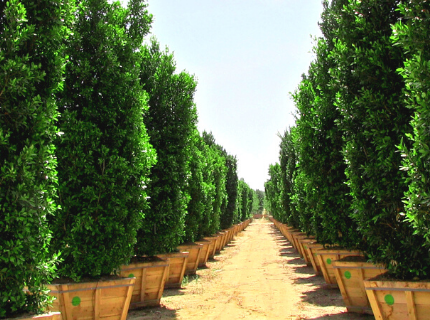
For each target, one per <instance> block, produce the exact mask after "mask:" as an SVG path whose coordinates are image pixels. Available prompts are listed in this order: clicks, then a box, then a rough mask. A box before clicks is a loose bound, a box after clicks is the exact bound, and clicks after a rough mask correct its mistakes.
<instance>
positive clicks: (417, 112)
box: [392, 0, 430, 278]
mask: <svg viewBox="0 0 430 320" xmlns="http://www.w3.org/2000/svg"><path fill="white" fill-rule="evenodd" d="M399 9H400V10H401V13H402V15H403V19H401V20H400V21H398V22H397V23H396V25H395V26H394V28H393V36H392V40H393V41H394V44H395V45H396V46H398V47H400V48H401V49H402V50H403V51H404V52H405V53H408V55H406V57H405V58H406V59H405V61H404V67H403V68H400V69H398V70H399V71H400V74H401V75H402V77H403V80H404V81H405V91H404V99H405V101H404V102H405V104H406V106H407V108H409V109H410V111H411V112H413V118H412V121H411V125H412V129H413V131H412V132H410V133H408V134H407V139H406V138H405V140H406V141H405V142H404V143H403V144H402V146H401V150H402V153H403V154H402V156H403V157H404V160H403V161H402V167H401V170H403V171H406V172H407V174H408V176H407V183H408V189H407V190H406V191H405V199H404V202H405V204H406V207H405V211H404V212H399V214H400V215H406V221H407V222H408V223H409V224H410V225H411V226H412V227H413V230H414V234H416V235H419V236H420V238H422V239H423V243H422V245H421V246H419V247H416V248H413V249H412V250H413V251H412V252H413V255H412V259H413V264H412V267H411V268H410V270H409V272H410V273H411V274H413V275H414V276H417V277H420V278H428V274H429V266H430V261H429V260H430V257H429V256H428V254H420V252H421V253H422V252H428V250H429V247H430V232H429V227H430V219H429V212H430V201H429V200H430V189H429V180H430V169H429V167H428V163H429V160H430V152H429V145H430V133H429V131H428V123H429V122H430V108H429V106H430V104H429V94H428V92H429V90H430V73H429V71H430V53H429V50H428V48H429V30H430V29H429V27H430V26H429V18H428V16H429V12H430V11H429V10H430V6H429V3H427V2H425V1H412V0H409V1H402V3H401V4H400V5H399Z"/></svg>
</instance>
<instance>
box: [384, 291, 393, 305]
mask: <svg viewBox="0 0 430 320" xmlns="http://www.w3.org/2000/svg"><path fill="white" fill-rule="evenodd" d="M384 300H385V302H386V303H387V304H388V305H389V306H392V305H393V304H394V297H393V296H392V295H391V294H387V295H385V297H384Z"/></svg>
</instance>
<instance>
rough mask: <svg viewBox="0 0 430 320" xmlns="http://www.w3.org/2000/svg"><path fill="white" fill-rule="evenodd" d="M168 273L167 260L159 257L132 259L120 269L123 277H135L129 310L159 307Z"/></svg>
mask: <svg viewBox="0 0 430 320" xmlns="http://www.w3.org/2000/svg"><path fill="white" fill-rule="evenodd" d="M168 273H169V260H168V259H162V258H159V257H137V258H133V259H132V261H131V262H130V263H129V264H128V265H123V266H122V267H121V273H120V275H121V276H123V277H136V283H135V285H134V288H133V294H132V297H131V303H130V309H135V308H140V307H155V306H158V305H160V300H161V296H162V295H163V292H164V284H165V283H166V279H167V275H168Z"/></svg>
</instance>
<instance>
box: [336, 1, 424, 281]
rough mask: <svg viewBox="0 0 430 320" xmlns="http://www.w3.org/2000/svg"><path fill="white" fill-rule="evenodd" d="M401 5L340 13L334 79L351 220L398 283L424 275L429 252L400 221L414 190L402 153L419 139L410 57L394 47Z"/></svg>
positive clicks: (359, 6)
mask: <svg viewBox="0 0 430 320" xmlns="http://www.w3.org/2000/svg"><path fill="white" fill-rule="evenodd" d="M399 2H400V1H395V0H384V1H376V0H372V1H370V0H369V1H349V3H348V4H347V5H344V6H342V7H337V8H336V7H333V10H335V11H336V16H337V21H338V28H337V29H336V30H335V34H336V40H335V47H334V49H333V51H332V56H333V58H334V59H335V60H336V61H337V64H336V67H335V68H332V69H330V74H331V75H332V76H333V78H334V81H336V82H337V83H339V91H338V93H337V99H336V104H337V107H338V108H339V110H340V112H341V115H342V118H341V120H340V121H339V126H340V128H341V129H342V130H343V136H344V141H345V144H344V147H343V154H344V157H345V161H346V162H347V169H346V175H347V179H348V185H349V187H350V190H351V195H352V202H351V217H352V218H353V219H354V220H355V221H356V223H357V225H358V230H359V231H360V233H361V234H362V237H363V242H362V243H361V244H360V247H361V249H362V250H363V251H364V252H365V253H366V254H367V256H368V257H369V258H370V259H372V260H373V261H374V262H378V263H383V264H385V265H386V266H387V268H388V269H389V270H390V271H391V273H392V274H393V275H394V276H396V277H398V278H408V277H411V276H412V275H411V273H410V271H413V270H417V269H418V268H420V267H421V265H420V264H418V265H416V266H414V262H415V261H418V259H417V258H418V257H419V256H420V255H421V254H422V251H421V248H420V247H421V243H420V239H419V237H416V236H415V235H414V234H413V233H414V231H413V229H412V228H410V226H409V225H408V224H407V223H405V221H404V220H405V219H404V217H402V216H401V215H400V212H403V211H404V205H403V202H402V197H403V194H404V192H405V191H406V190H407V184H406V183H405V177H406V176H405V173H404V172H403V171H400V170H399V167H400V166H401V155H400V153H399V152H398V151H397V147H396V146H397V145H399V144H400V141H401V140H402V138H403V137H404V136H405V135H406V134H408V133H410V132H411V127H410V124H409V122H410V117H411V110H410V109H408V108H407V107H406V105H405V102H404V99H403V93H402V91H403V90H404V81H403V79H402V78H401V76H400V75H399V74H398V73H397V71H396V70H397V69H398V68H400V67H402V66H403V61H404V60H405V56H404V52H403V51H402V50H401V48H399V47H396V46H393V45H392V43H391V40H390V37H391V34H392V30H391V26H392V25H393V24H395V23H396V22H397V21H398V20H399V19H401V13H400V12H399V11H398V10H397V5H398V4H399Z"/></svg>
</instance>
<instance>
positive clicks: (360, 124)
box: [266, 0, 430, 319]
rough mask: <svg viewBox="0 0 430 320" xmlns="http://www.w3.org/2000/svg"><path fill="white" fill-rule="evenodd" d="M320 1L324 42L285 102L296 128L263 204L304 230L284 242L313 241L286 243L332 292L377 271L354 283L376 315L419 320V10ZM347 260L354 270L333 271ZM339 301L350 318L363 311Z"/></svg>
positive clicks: (425, 267)
mask: <svg viewBox="0 0 430 320" xmlns="http://www.w3.org/2000/svg"><path fill="white" fill-rule="evenodd" d="M323 4H324V12H323V15H322V21H321V23H320V27H321V31H322V34H323V37H321V38H319V39H316V43H315V48H314V53H315V60H314V61H313V62H312V63H311V65H310V67H309V70H308V72H307V74H305V75H304V76H303V80H302V81H301V83H300V85H299V87H298V89H297V90H296V92H295V93H294V94H293V99H294V101H295V104H296V106H297V109H298V113H297V120H296V125H295V126H294V127H292V128H290V129H289V130H287V131H286V132H285V134H284V135H283V136H282V142H281V145H280V149H281V150H280V158H279V163H278V164H275V165H272V166H270V168H269V174H270V180H269V181H268V182H267V183H266V196H267V202H268V204H269V208H270V211H271V213H272V215H273V217H274V218H275V219H276V220H277V221H278V222H279V223H282V224H283V225H285V227H281V230H282V228H284V229H285V228H286V226H288V227H292V228H295V229H296V231H294V232H303V233H304V235H303V234H301V233H298V234H294V232H293V231H291V232H290V233H288V236H289V237H293V238H295V237H296V236H297V237H298V236H299V235H300V236H308V237H314V239H312V238H308V239H306V238H305V239H303V240H298V242H297V240H294V239H291V241H292V243H294V241H296V243H297V245H299V244H300V243H301V242H302V241H308V242H309V246H307V245H306V246H307V247H308V249H306V250H303V249H300V247H298V248H299V250H301V251H300V252H302V254H305V253H306V252H309V254H308V255H306V256H305V255H304V257H305V258H306V259H309V261H310V263H311V264H313V265H314V268H315V270H316V272H320V273H321V274H322V275H324V277H325V279H326V281H327V283H329V284H331V285H333V286H339V287H340V288H341V289H342V287H345V286H346V283H351V282H353V281H355V280H354V279H358V278H360V277H361V278H364V279H366V277H371V276H372V274H369V275H367V273H366V272H367V271H368V270H370V269H375V268H376V269H375V270H376V271H375V272H382V270H385V271H386V273H384V275H380V276H379V278H378V279H375V278H372V279H375V280H372V281H368V280H366V281H362V280H360V281H358V280H357V281H358V282H360V283H361V284H362V285H361V287H360V288H359V289H356V291H357V292H359V291H361V292H365V291H367V294H368V297H369V301H370V304H371V307H372V310H373V313H374V314H375V316H376V317H377V318H378V319H424V318H425V317H426V316H427V315H426V314H425V310H428V307H426V306H425V304H426V301H427V300H428V297H429V296H430V292H428V288H429V287H428V282H427V280H428V278H429V275H428V274H429V271H430V255H429V249H430V243H429V241H428V239H429V230H430V229H429V227H430V224H429V221H430V220H429V219H428V213H429V212H430V211H429V201H428V199H429V196H428V195H429V189H428V188H429V187H428V186H429V184H428V180H429V178H430V170H429V168H428V155H429V152H428V145H429V143H430V139H429V137H430V135H429V134H428V130H427V129H425V128H427V127H428V125H427V124H428V119H429V118H428V115H429V114H430V113H429V110H430V109H429V104H428V94H427V91H428V88H429V83H430V81H429V79H430V78H429V76H428V75H429V73H428V70H429V68H428V67H429V61H430V56H429V53H428V43H429V42H428V41H429V38H428V23H429V19H428V14H429V12H430V11H429V10H430V7H429V4H428V3H427V2H425V1H401V2H399V1H394V0H392V1H391V0H389V1H353V0H336V1H330V2H328V1H327V2H324V3H323ZM284 233H285V234H287V233H286V230H284ZM290 234H291V235H290ZM315 241H316V242H315ZM321 248H323V249H321ZM334 249H342V250H344V251H343V252H342V251H336V252H335V251H333V250H334ZM315 254H316V255H315ZM350 255H354V256H356V257H355V258H353V259H352V260H354V259H355V260H358V261H359V262H360V267H357V269H355V268H351V267H348V268H349V269H348V270H346V269H343V267H344V264H345V263H346V262H345V261H344V260H345V259H346V257H345V256H350ZM360 256H362V257H361V258H360ZM363 257H364V258H363ZM349 259H350V260H351V258H349ZM335 261H336V262H335ZM318 262H320V263H318ZM367 262H371V263H372V264H371V265H367V264H365V263H367ZM348 263H349V262H348ZM369 272H370V271H369ZM336 275H337V276H338V278H339V277H340V276H342V277H343V278H342V279H340V278H339V279H336ZM389 279H390V280H392V281H388V280H389ZM401 287H405V288H404V289H402V288H401ZM348 299H349V300H353V299H352V298H350V297H347V298H345V303H347V305H348V306H349V307H348V309H349V310H351V311H352V310H353V309H356V310H358V311H360V310H362V309H363V308H364V307H363V308H361V307H360V308H355V307H353V306H352V305H350V304H349V302H347V301H348ZM362 299H364V298H362ZM364 300H366V301H367V298H366V299H364ZM367 308H368V306H367ZM367 310H369V309H367Z"/></svg>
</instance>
